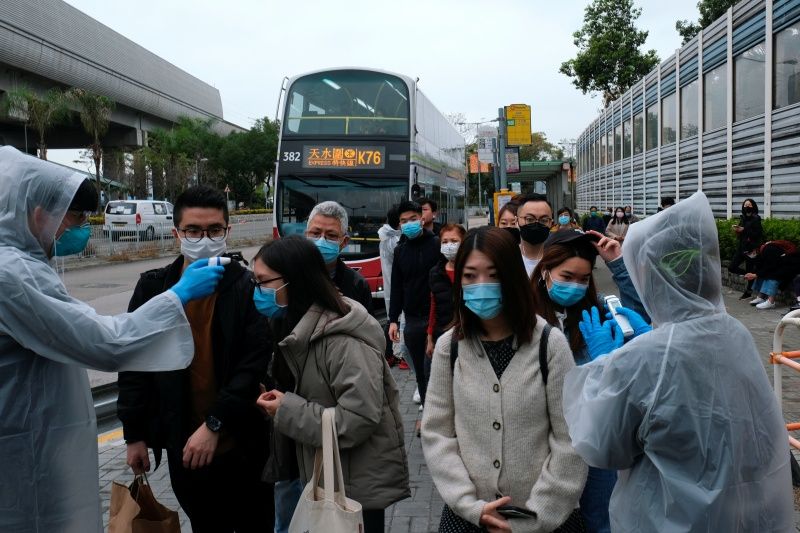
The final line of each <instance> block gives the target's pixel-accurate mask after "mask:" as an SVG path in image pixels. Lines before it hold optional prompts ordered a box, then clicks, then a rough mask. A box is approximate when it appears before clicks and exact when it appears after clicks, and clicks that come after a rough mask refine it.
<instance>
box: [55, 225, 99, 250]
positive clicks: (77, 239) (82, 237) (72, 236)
mask: <svg viewBox="0 0 800 533" xmlns="http://www.w3.org/2000/svg"><path fill="white" fill-rule="evenodd" d="M91 235H92V231H91V229H90V228H89V224H83V225H81V226H70V227H68V228H67V230H66V231H65V232H64V233H62V234H61V237H59V238H58V240H57V241H56V245H55V255H56V256H57V257H64V256H65V255H75V254H79V253H81V252H82V251H84V250H85V249H86V245H87V244H89V237H91Z"/></svg>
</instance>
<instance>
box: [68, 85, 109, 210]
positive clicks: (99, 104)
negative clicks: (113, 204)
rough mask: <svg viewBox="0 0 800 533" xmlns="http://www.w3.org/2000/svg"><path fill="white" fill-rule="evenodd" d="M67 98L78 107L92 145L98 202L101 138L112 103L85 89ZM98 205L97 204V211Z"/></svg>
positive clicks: (105, 130) (90, 147) (71, 90)
mask: <svg viewBox="0 0 800 533" xmlns="http://www.w3.org/2000/svg"><path fill="white" fill-rule="evenodd" d="M68 96H69V98H70V99H71V100H72V101H73V102H74V103H75V105H76V106H77V107H78V114H79V116H80V119H81V124H82V125H83V129H84V130H86V133H88V134H89V138H90V139H91V141H92V143H91V144H90V145H89V149H90V150H91V151H92V159H94V169H95V179H96V180H97V196H98V202H99V201H100V193H101V192H102V190H103V187H102V183H101V182H100V162H101V161H102V159H103V145H102V138H103V137H104V136H105V134H106V133H107V132H108V127H109V125H110V124H111V113H112V111H114V107H115V105H114V102H113V100H111V99H110V98H108V97H107V96H103V95H101V94H95V93H92V92H90V91H87V90H85V89H70V91H69V93H68ZM99 208H100V205H99V204H98V210H99Z"/></svg>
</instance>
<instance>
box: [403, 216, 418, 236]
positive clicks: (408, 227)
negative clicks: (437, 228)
mask: <svg viewBox="0 0 800 533" xmlns="http://www.w3.org/2000/svg"><path fill="white" fill-rule="evenodd" d="M400 229H401V230H402V232H403V235H405V236H406V237H408V238H409V239H416V238H417V237H419V236H420V235H422V221H421V220H412V221H411V222H406V223H405V224H401V225H400Z"/></svg>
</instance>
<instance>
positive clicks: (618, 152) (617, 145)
mask: <svg viewBox="0 0 800 533" xmlns="http://www.w3.org/2000/svg"><path fill="white" fill-rule="evenodd" d="M621 159H622V124H620V125H619V126H617V127H616V128H614V161H619V160H621Z"/></svg>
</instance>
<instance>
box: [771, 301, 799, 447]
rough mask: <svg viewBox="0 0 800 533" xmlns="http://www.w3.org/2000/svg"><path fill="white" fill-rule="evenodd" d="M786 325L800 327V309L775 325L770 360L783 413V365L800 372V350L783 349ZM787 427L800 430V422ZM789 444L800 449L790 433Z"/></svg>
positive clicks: (776, 394)
mask: <svg viewBox="0 0 800 533" xmlns="http://www.w3.org/2000/svg"><path fill="white" fill-rule="evenodd" d="M786 326H796V327H798V328H800V310H798V311H792V312H791V313H787V314H786V315H784V316H783V318H781V321H780V322H779V323H778V325H777V326H776V327H775V334H774V335H773V337H772V352H771V353H770V354H769V362H770V364H771V365H772V368H773V374H772V380H773V381H772V383H773V388H774V389H775V396H777V398H778V405H779V406H780V408H781V413H783V367H785V366H786V367H789V368H791V369H793V370H796V371H797V372H800V363H798V362H797V361H795V359H800V350H795V351H788V352H785V351H783V333H784V331H785V330H786ZM784 419H785V418H784ZM786 429H787V431H798V430H800V422H790V423H788V424H786ZM789 444H790V445H791V446H792V448H794V449H796V450H800V440H798V439H796V438H794V437H792V436H791V435H789Z"/></svg>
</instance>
